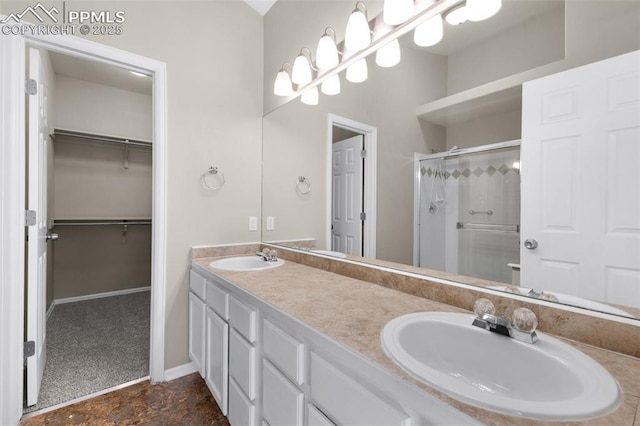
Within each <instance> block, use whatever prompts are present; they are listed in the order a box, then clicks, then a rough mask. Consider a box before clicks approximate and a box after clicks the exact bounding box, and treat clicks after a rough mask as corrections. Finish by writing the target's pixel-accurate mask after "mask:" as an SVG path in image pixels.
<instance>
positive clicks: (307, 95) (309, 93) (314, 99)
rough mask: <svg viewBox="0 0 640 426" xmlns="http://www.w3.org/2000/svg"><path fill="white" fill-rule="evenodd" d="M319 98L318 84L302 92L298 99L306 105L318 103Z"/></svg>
mask: <svg viewBox="0 0 640 426" xmlns="http://www.w3.org/2000/svg"><path fill="white" fill-rule="evenodd" d="M319 98H320V95H319V94H318V86H313V87H310V88H308V89H307V90H305V91H304V92H302V95H301V96H300V101H301V102H302V103H303V104H307V105H318V101H319Z"/></svg>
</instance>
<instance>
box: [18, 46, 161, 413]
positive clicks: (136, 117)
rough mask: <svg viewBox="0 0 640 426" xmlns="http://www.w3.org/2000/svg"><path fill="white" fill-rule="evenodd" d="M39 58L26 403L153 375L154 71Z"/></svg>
mask: <svg viewBox="0 0 640 426" xmlns="http://www.w3.org/2000/svg"><path fill="white" fill-rule="evenodd" d="M39 58H40V59H39V61H40V63H41V68H42V70H43V73H41V75H44V77H43V78H46V84H42V82H39V83H40V86H41V87H42V90H43V91H44V93H40V94H39V95H40V96H41V99H44V107H45V110H46V123H47V124H46V127H47V132H48V146H47V151H48V152H47V161H46V162H45V163H46V164H43V167H42V168H43V169H44V170H46V173H45V178H46V185H45V186H46V193H47V197H46V205H47V220H48V223H47V227H48V236H47V239H48V242H47V247H46V292H43V294H42V295H40V296H39V297H41V298H43V299H46V300H40V301H39V302H40V303H44V304H45V309H46V321H45V322H44V324H45V326H44V333H45V342H46V343H45V344H44V345H43V347H44V348H45V349H46V357H45V359H46V361H45V362H44V372H43V373H42V379H41V382H40V386H39V392H37V401H36V402H35V404H34V400H33V395H31V396H29V394H28V392H27V394H26V395H25V407H26V408H25V412H33V411H37V410H42V409H44V408H47V407H52V406H55V405H58V404H62V403H65V402H68V401H72V400H76V399H78V398H82V397H84V396H87V395H90V394H94V393H96V392H100V391H103V390H105V389H109V388H112V387H115V386H119V385H122V384H124V383H128V382H131V381H134V380H138V379H142V378H145V377H147V376H148V375H149V324H150V321H149V318H150V303H151V302H150V293H151V291H150V290H151V246H152V245H151V243H152V241H151V235H152V223H153V220H152V150H153V148H152V146H153V144H152V119H153V118H152V116H153V114H152V87H151V78H149V77H148V76H144V75H134V74H133V73H132V72H130V71H128V70H124V69H120V68H117V67H114V66H111V65H107V64H103V63H98V62H92V61H88V60H85V59H79V58H74V57H70V56H66V55H62V54H59V53H55V52H48V51H42V50H41V51H39ZM31 60H33V57H31ZM42 96H44V98H42ZM28 101H29V100H28ZM44 170H41V172H43V171H44ZM44 293H46V297H45V294H44ZM26 315H27V316H28V315H29V312H28V309H27V310H26ZM27 380H28V378H27ZM25 387H26V388H27V389H28V388H29V384H28V383H27V386H25Z"/></svg>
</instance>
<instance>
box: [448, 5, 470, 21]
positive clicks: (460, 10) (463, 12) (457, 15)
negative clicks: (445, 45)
mask: <svg viewBox="0 0 640 426" xmlns="http://www.w3.org/2000/svg"><path fill="white" fill-rule="evenodd" d="M467 14H468V12H467V5H466V3H465V2H462V3H460V4H458V5H457V6H454V7H452V8H451V9H449V10H447V11H446V12H445V14H444V20H445V21H447V22H448V23H449V24H451V25H460V24H463V23H465V22H467V19H468V18H467Z"/></svg>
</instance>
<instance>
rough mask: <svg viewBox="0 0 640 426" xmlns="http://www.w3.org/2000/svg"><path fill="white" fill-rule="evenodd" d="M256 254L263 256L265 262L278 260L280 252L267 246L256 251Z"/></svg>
mask: <svg viewBox="0 0 640 426" xmlns="http://www.w3.org/2000/svg"><path fill="white" fill-rule="evenodd" d="M256 256H258V257H261V258H262V260H264V261H265V262H277V261H278V252H276V251H275V250H269V249H268V248H265V249H264V250H262V251H258V252H256Z"/></svg>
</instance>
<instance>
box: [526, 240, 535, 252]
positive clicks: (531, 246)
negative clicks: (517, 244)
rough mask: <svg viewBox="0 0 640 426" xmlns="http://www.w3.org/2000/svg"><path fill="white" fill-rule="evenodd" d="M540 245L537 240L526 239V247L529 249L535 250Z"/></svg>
mask: <svg viewBox="0 0 640 426" xmlns="http://www.w3.org/2000/svg"><path fill="white" fill-rule="evenodd" d="M537 247H538V242H537V241H536V240H524V248H526V249H529V250H535V249H536V248H537Z"/></svg>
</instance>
